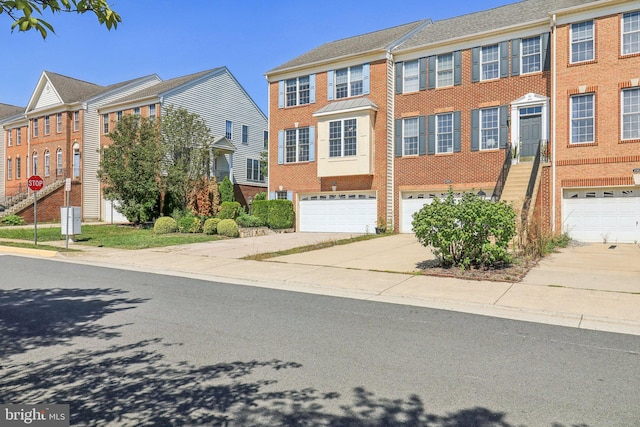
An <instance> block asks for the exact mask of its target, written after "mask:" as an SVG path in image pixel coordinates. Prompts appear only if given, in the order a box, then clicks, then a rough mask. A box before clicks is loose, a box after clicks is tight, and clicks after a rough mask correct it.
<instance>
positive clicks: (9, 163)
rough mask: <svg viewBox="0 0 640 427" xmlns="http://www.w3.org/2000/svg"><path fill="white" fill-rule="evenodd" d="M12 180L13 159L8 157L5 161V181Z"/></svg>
mask: <svg viewBox="0 0 640 427" xmlns="http://www.w3.org/2000/svg"><path fill="white" fill-rule="evenodd" d="M12 179H13V159H11V157H9V158H8V159H7V180H12Z"/></svg>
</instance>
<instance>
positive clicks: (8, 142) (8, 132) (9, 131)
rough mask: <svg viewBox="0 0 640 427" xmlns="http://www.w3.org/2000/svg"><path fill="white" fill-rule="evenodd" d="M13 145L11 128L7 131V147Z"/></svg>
mask: <svg viewBox="0 0 640 427" xmlns="http://www.w3.org/2000/svg"><path fill="white" fill-rule="evenodd" d="M12 145H13V129H9V130H8V131H7V147H11V146H12Z"/></svg>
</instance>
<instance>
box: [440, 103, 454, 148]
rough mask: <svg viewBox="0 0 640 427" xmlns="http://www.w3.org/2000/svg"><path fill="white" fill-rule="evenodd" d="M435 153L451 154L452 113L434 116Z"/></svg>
mask: <svg viewBox="0 0 640 427" xmlns="http://www.w3.org/2000/svg"><path fill="white" fill-rule="evenodd" d="M436 153H439V154H440V153H453V113H446V114H438V115H436Z"/></svg>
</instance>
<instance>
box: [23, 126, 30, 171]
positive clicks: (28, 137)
mask: <svg viewBox="0 0 640 427" xmlns="http://www.w3.org/2000/svg"><path fill="white" fill-rule="evenodd" d="M30 154H31V120H30V119H29V118H27V158H26V159H25V163H26V164H25V165H24V169H25V170H26V171H27V174H26V175H25V177H26V178H27V179H29V177H30V176H31V173H30V170H31V169H30V166H31V161H30V160H29V159H30V158H31V157H30Z"/></svg>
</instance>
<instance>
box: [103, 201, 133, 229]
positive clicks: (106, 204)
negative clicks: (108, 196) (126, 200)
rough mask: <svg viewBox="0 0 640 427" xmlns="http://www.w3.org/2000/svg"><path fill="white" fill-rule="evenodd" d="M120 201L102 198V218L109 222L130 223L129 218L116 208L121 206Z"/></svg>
mask: <svg viewBox="0 0 640 427" xmlns="http://www.w3.org/2000/svg"><path fill="white" fill-rule="evenodd" d="M119 204H120V202H118V201H117V200H115V201H113V202H112V201H111V200H104V199H102V220H103V221H104V222H107V223H109V224H122V223H128V222H129V220H128V219H127V217H126V216H124V215H122V214H121V213H120V212H118V211H117V210H116V206H119Z"/></svg>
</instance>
